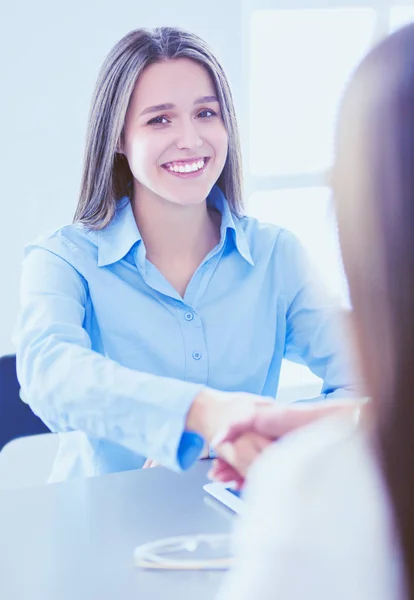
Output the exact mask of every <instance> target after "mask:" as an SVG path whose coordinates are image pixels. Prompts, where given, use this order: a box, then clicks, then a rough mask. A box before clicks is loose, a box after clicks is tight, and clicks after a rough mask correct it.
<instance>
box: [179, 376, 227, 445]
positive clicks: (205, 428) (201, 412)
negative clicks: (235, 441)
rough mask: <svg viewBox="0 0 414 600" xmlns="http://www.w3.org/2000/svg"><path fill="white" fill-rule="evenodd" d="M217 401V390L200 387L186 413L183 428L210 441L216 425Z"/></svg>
mask: <svg viewBox="0 0 414 600" xmlns="http://www.w3.org/2000/svg"><path fill="white" fill-rule="evenodd" d="M218 403H219V401H218V399H217V392H214V391H213V390H209V389H208V388H204V389H202V390H201V391H200V392H199V393H198V394H197V396H196V397H195V398H194V401H193V403H192V405H191V407H190V410H189V411H188V413H187V420H186V424H185V428H186V429H187V430H189V431H194V432H195V433H198V434H199V435H201V436H202V437H203V438H204V439H205V440H206V441H210V440H211V439H212V437H213V436H214V435H215V433H216V431H217V427H218V421H219V419H218V418H217V417H218V415H217V413H218V412H219V411H218Z"/></svg>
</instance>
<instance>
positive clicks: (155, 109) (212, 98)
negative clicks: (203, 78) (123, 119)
mask: <svg viewBox="0 0 414 600" xmlns="http://www.w3.org/2000/svg"><path fill="white" fill-rule="evenodd" d="M206 102H218V98H217V96H201V97H200V98H197V100H194V104H204V103H206ZM173 108H175V104H172V103H171V102H166V103H164V104H154V106H148V108H145V109H144V110H143V111H142V113H140V115H139V116H140V117H141V116H142V115H146V114H147V113H154V112H159V111H161V110H172V109H173Z"/></svg>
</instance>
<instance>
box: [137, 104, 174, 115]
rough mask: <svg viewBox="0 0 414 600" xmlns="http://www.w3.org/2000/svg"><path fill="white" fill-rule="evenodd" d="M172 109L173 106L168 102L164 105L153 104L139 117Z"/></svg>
mask: <svg viewBox="0 0 414 600" xmlns="http://www.w3.org/2000/svg"><path fill="white" fill-rule="evenodd" d="M172 108H175V104H171V103H170V102H169V103H166V104H155V105H154V106H148V108H145V109H144V110H143V111H142V113H140V115H139V116H140V117H141V116H142V115H146V114H147V113H154V112H159V111H160V110H171V109H172Z"/></svg>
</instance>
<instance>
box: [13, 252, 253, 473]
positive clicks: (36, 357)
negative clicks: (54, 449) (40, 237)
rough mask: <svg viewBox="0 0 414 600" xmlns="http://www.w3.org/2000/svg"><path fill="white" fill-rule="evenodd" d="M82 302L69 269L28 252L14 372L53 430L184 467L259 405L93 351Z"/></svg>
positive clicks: (82, 287) (83, 286) (81, 286)
mask: <svg viewBox="0 0 414 600" xmlns="http://www.w3.org/2000/svg"><path fill="white" fill-rule="evenodd" d="M87 301H88V288H87V283H86V281H85V279H84V278H83V277H82V275H80V274H79V272H78V271H77V270H76V269H75V268H74V267H73V266H72V265H70V264H69V263H68V262H67V261H66V260H64V259H63V258H61V257H60V256H57V255H56V254H54V253H53V252H51V251H49V250H46V249H43V248H39V247H34V248H33V247H32V248H31V249H30V250H29V252H28V254H27V256H26V258H25V260H24V263H23V274H22V286H21V315H20V320H19V325H18V328H17V331H16V343H17V370H18V377H19V381H20V385H21V388H22V397H23V399H24V400H25V401H26V402H28V403H29V404H30V406H31V408H32V409H33V411H34V412H35V413H36V414H37V415H38V416H39V417H40V418H41V419H42V420H43V421H44V422H45V423H46V424H47V425H48V426H49V428H50V429H51V430H53V431H61V432H64V431H71V430H80V431H83V432H84V433H86V434H87V435H88V436H90V437H94V438H101V439H102V438H104V439H108V440H111V441H113V442H116V443H118V444H121V445H123V446H125V447H126V448H128V449H130V450H131V451H133V452H135V453H137V454H141V455H143V456H149V457H151V459H153V460H155V461H156V462H158V463H161V464H162V465H164V466H166V467H169V468H173V469H180V468H183V469H184V468H187V467H189V466H190V465H191V464H192V463H193V462H194V461H195V460H196V458H197V457H198V456H199V455H200V454H201V452H202V449H203V445H204V440H207V441H211V439H212V437H213V436H214V435H215V434H216V433H217V431H218V430H220V429H222V428H224V427H226V426H228V425H229V424H230V423H231V422H232V420H233V419H234V418H236V417H237V416H239V417H240V418H243V415H244V414H245V412H243V411H249V410H250V409H251V407H252V406H253V405H254V402H255V400H257V399H259V398H258V397H255V396H252V395H248V394H225V393H223V392H218V391H216V390H210V389H207V388H205V387H204V386H202V385H199V384H194V383H190V382H185V381H181V380H179V379H173V378H167V377H160V376H156V375H152V374H148V373H143V372H139V371H136V370H134V369H130V368H126V367H124V366H122V365H120V364H119V363H117V362H116V361H114V360H111V359H110V358H108V357H105V356H103V355H101V354H99V353H98V352H95V351H94V350H92V348H91V340H90V338H89V335H88V333H87V332H86V330H85V329H84V328H83V322H84V318H85V306H86V303H87Z"/></svg>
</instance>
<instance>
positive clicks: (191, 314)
mask: <svg viewBox="0 0 414 600" xmlns="http://www.w3.org/2000/svg"><path fill="white" fill-rule="evenodd" d="M193 319H194V315H193V313H192V312H187V313H185V320H186V321H192V320H193Z"/></svg>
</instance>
